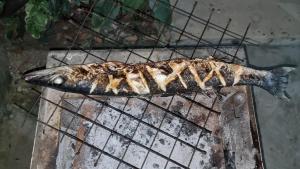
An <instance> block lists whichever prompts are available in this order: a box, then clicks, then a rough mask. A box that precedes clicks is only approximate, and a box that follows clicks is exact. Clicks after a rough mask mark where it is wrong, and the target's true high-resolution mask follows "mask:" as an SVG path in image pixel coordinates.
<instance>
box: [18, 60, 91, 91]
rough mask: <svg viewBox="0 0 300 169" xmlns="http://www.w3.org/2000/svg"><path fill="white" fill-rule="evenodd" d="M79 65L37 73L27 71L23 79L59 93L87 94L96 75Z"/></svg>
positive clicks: (38, 71)
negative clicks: (59, 91)
mask: <svg viewBox="0 0 300 169" xmlns="http://www.w3.org/2000/svg"><path fill="white" fill-rule="evenodd" d="M90 72H91V71H89V70H86V69H84V68H83V67H82V66H80V65H73V66H61V67H56V68H49V69H43V70H37V71H29V72H27V73H25V74H24V76H23V79H24V80H25V81H26V82H28V83H31V84H34V85H40V86H45V87H50V88H54V89H57V90H61V91H68V92H80V93H89V92H90V90H91V88H92V79H95V76H96V74H95V73H94V74H91V73H90Z"/></svg>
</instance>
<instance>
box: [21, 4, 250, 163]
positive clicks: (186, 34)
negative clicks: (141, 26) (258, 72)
mask: <svg viewBox="0 0 300 169" xmlns="http://www.w3.org/2000/svg"><path fill="white" fill-rule="evenodd" d="M97 2H98V1H94V2H93V4H92V6H91V7H90V9H89V11H88V13H87V14H86V16H85V18H84V20H83V22H82V23H80V24H76V23H75V25H76V26H78V31H77V32H76V35H75V37H74V39H73V40H72V41H71V42H70V43H71V44H70V46H69V48H68V49H67V50H66V53H65V55H64V57H63V58H62V59H61V58H56V57H52V58H53V59H54V60H57V61H59V65H68V63H66V62H65V58H66V57H67V55H68V54H69V53H70V51H71V50H72V49H73V48H74V47H76V48H77V49H80V50H81V51H83V52H85V53H86V55H85V57H84V59H83V62H82V63H84V62H85V61H86V59H87V58H88V56H92V57H95V58H96V59H98V60H99V61H107V59H108V58H109V55H110V53H111V50H112V49H111V48H110V49H109V53H108V55H107V56H106V58H104V59H103V58H102V57H99V56H96V55H95V54H93V53H91V49H90V50H86V49H83V48H81V47H80V45H79V44H78V43H77V42H76V41H77V38H78V36H79V34H80V32H81V31H82V30H83V29H85V30H88V31H90V32H91V33H93V34H94V35H96V36H98V37H101V38H104V39H106V40H108V42H109V43H111V44H112V45H113V46H117V47H124V45H125V46H126V44H122V42H119V41H117V40H115V39H112V38H110V37H108V36H107V35H105V34H103V33H101V32H96V31H93V30H92V29H91V28H90V27H88V26H87V25H85V22H86V20H87V18H88V17H89V16H90V14H91V12H92V11H93V8H94V6H95V5H96V3H97ZM157 2H159V3H165V2H164V1H161V0H157ZM177 2H178V0H176V2H175V3H174V5H171V9H172V13H174V12H176V13H179V14H182V15H183V16H186V17H187V20H186V23H185V24H184V27H183V29H180V28H178V27H176V26H174V25H171V24H167V23H163V24H164V26H163V29H162V31H161V32H160V33H159V35H158V37H157V38H154V37H152V36H151V35H147V34H146V33H144V32H141V31H138V30H135V29H132V28H130V27H127V28H128V29H130V30H131V31H133V32H135V33H137V34H140V35H143V36H145V37H147V38H151V39H152V40H154V41H155V42H156V44H157V46H153V47H152V50H151V51H150V55H149V56H148V57H147V56H142V55H140V54H139V53H137V52H135V51H134V49H131V48H125V49H124V50H126V51H128V52H129V55H128V56H127V58H126V63H127V62H128V61H129V58H130V56H131V55H132V54H134V55H136V56H139V57H140V58H143V59H145V60H146V61H147V62H153V60H152V59H151V56H152V54H153V52H154V50H155V49H156V48H157V47H163V48H165V49H166V50H170V51H171V54H170V57H169V59H172V57H173V55H174V53H177V54H179V55H181V56H183V57H186V58H194V57H195V51H196V50H197V49H198V47H199V46H200V44H202V45H207V46H209V47H211V48H212V49H214V52H213V56H215V55H216V54H217V52H221V53H224V54H225V55H226V56H228V57H230V58H231V59H232V60H231V62H232V63H234V62H235V61H236V60H239V61H243V59H240V58H238V57H237V53H238V51H239V49H240V48H241V47H242V46H243V45H244V44H245V42H247V43H249V44H253V42H254V41H253V40H251V39H249V38H247V32H248V30H249V27H250V25H248V27H247V29H246V31H245V33H244V34H243V35H240V34H237V33H234V32H232V31H230V30H228V28H229V25H230V23H231V19H230V20H229V21H228V22H227V24H226V26H225V27H222V26H219V25H216V24H214V23H211V18H212V15H213V13H214V10H212V11H211V13H210V14H209V17H208V19H202V18H200V17H197V16H195V15H194V14H193V13H194V10H195V8H196V6H197V3H196V2H195V4H194V5H193V8H192V9H191V10H190V11H185V10H182V9H180V8H179V7H177ZM156 4H157V3H156ZM125 7H126V8H129V9H131V8H130V7H128V6H125ZM131 10H133V9H131ZM133 11H134V10H133ZM135 12H136V13H137V14H140V13H142V14H143V15H146V16H147V15H148V14H145V13H144V12H143V11H139V10H137V11H135ZM103 16H105V15H103ZM105 17H106V18H108V19H112V18H110V16H105ZM148 17H151V18H152V19H153V17H152V16H148ZM154 19H155V18H154ZM191 20H193V21H196V22H198V23H199V24H202V25H204V29H203V30H202V32H201V35H200V36H199V37H197V36H195V35H193V34H192V33H190V32H188V31H187V30H186V28H187V26H188V24H189V22H190V21H191ZM113 21H114V22H115V23H117V24H119V25H122V26H124V27H126V25H124V24H122V23H121V22H119V21H118V20H113ZM166 27H168V28H169V29H170V30H171V31H173V32H175V33H179V38H178V41H180V40H181V39H182V37H186V38H189V39H190V40H193V41H196V45H195V46H194V49H193V51H192V54H191V55H190V56H189V55H186V54H184V53H181V52H179V49H181V48H180V46H178V45H177V44H176V45H175V46H173V47H172V48H170V47H169V44H167V43H165V42H163V41H162V40H160V38H161V36H162V34H163V32H164V30H165V29H166ZM208 28H211V29H213V30H215V31H216V32H221V33H222V35H221V37H220V39H219V41H218V44H213V43H212V42H209V41H208V40H205V39H203V36H204V34H205V32H206V30H207V29H208ZM225 35H226V36H229V37H232V38H234V39H238V40H239V45H238V46H237V49H236V52H235V53H234V54H233V55H232V54H230V53H227V52H226V51H223V50H222V49H220V48H221V46H222V40H223V38H224V36H225ZM116 39H117V38H116ZM159 44H163V45H164V46H160V45H159ZM33 91H35V92H37V93H38V94H39V95H40V96H39V97H38V98H37V100H36V101H35V104H34V105H33V106H36V104H37V103H38V100H39V99H41V100H43V101H45V102H47V103H49V104H52V105H54V106H55V109H54V111H52V112H51V114H50V116H49V118H48V119H47V120H46V121H42V120H41V119H37V121H38V122H39V123H40V124H42V125H43V126H44V127H48V128H51V129H53V130H56V131H57V132H59V133H60V134H61V137H60V142H62V141H63V140H64V138H65V136H67V137H68V138H70V139H73V140H75V141H77V142H80V143H81V145H80V147H79V149H78V151H77V153H76V155H78V154H79V153H80V151H81V148H82V146H83V145H86V146H88V147H90V148H91V149H94V150H96V151H97V152H100V154H99V155H98V158H97V160H96V161H95V164H94V165H95V166H96V165H97V163H98V162H99V161H98V160H99V159H100V157H101V156H102V155H103V154H104V155H106V156H109V157H111V158H113V159H115V160H116V161H118V162H119V164H118V166H117V168H120V166H121V164H125V165H127V166H129V167H132V168H138V167H136V166H134V165H132V164H130V163H128V162H126V161H125V160H124V156H125V154H126V152H127V151H128V149H129V145H130V144H136V145H138V146H140V147H142V148H144V149H146V150H147V154H146V157H145V160H144V161H143V163H142V165H141V168H142V167H144V165H145V162H146V159H147V157H148V155H149V153H150V152H151V153H154V154H156V155H158V156H160V157H162V158H164V159H166V160H167V162H166V164H165V166H164V168H166V167H167V165H168V163H170V162H172V163H174V164H176V165H178V166H179V167H181V168H189V167H190V165H191V162H192V158H191V159H190V161H189V162H188V165H183V164H181V163H179V162H177V161H176V160H173V159H172V158H171V155H172V153H173V151H174V148H175V146H176V143H177V142H179V143H182V144H185V145H187V146H189V147H191V148H192V149H193V155H194V153H195V152H196V151H199V152H201V153H203V154H206V153H207V152H206V151H205V150H202V149H200V148H198V147H197V145H198V144H199V141H200V138H201V137H202V136H203V135H204V133H211V132H212V131H210V130H209V129H207V128H206V125H207V121H208V119H209V118H210V115H211V113H215V114H216V115H219V114H220V113H221V112H219V111H217V110H214V105H215V103H216V100H217V96H216V97H215V98H214V99H213V102H212V105H211V106H210V107H209V106H205V105H203V104H201V103H199V102H197V101H195V99H196V96H197V94H195V95H194V96H193V97H192V98H190V97H187V96H185V95H181V94H178V95H177V96H179V97H181V98H182V99H185V100H186V101H187V102H189V103H190V106H189V108H188V111H187V113H186V114H185V116H182V115H179V114H177V113H174V112H173V111H171V110H170V106H171V104H172V102H173V99H174V97H175V96H172V97H171V100H170V102H169V104H168V105H167V108H165V107H162V106H161V105H159V104H157V103H154V102H153V101H152V97H151V98H150V99H145V98H138V99H139V100H140V101H143V102H144V103H146V106H145V107H146V108H145V110H144V111H143V112H142V115H141V117H140V118H138V117H135V116H133V115H131V114H130V113H127V112H126V111H124V109H125V108H126V107H127V104H128V102H129V100H130V99H129V98H128V99H127V100H126V103H125V104H124V107H123V108H122V109H120V108H118V107H115V106H113V105H111V104H109V103H107V102H105V101H102V100H98V99H96V98H93V97H91V96H88V95H85V96H83V100H82V101H81V102H80V104H79V105H78V107H77V106H76V111H73V110H70V109H68V108H67V107H64V106H63V104H62V102H63V101H65V100H64V99H63V98H61V99H60V100H59V102H57V103H56V102H53V101H52V100H49V99H47V98H45V97H44V96H42V93H43V92H44V90H42V91H39V90H37V89H35V88H33ZM63 96H64V95H63ZM87 99H89V100H93V101H96V102H97V103H100V104H101V106H102V107H101V108H100V111H99V113H98V114H97V115H96V118H94V119H90V118H88V117H85V116H83V115H82V114H80V113H79V112H80V110H81V108H82V106H83V104H84V102H85V100H87ZM69 104H71V103H69ZM193 105H197V106H201V107H203V108H204V109H206V110H208V115H207V116H206V118H205V122H204V124H203V125H199V124H197V123H195V122H194V121H192V120H189V119H187V117H188V116H189V114H190V112H191V108H192V106H193ZM149 106H154V107H156V108H158V109H159V110H160V111H161V112H164V114H163V117H162V119H161V122H160V123H159V125H158V127H155V126H153V125H151V124H148V123H147V122H145V121H143V117H144V115H145V113H146V110H147V109H148V107H149ZM19 107H21V106H19ZM104 107H107V108H110V109H112V110H115V111H116V112H118V113H119V116H118V119H117V121H116V123H115V125H114V126H113V128H108V127H106V126H105V125H103V124H101V123H99V122H97V118H98V117H99V116H100V115H101V113H102V110H103V108H104ZM21 108H22V107H21ZM58 108H59V109H62V110H64V111H66V112H67V113H69V114H71V115H72V119H71V121H70V122H69V123H68V125H67V127H66V129H65V130H62V129H60V128H56V127H54V126H52V125H50V124H49V122H50V120H51V118H52V117H53V115H54V113H55V112H56V110H57V109H58ZM22 109H24V108H22ZM24 110H25V111H26V112H27V113H28V114H29V115H31V116H33V117H35V115H34V114H33V113H32V109H30V110H26V109H24ZM121 116H127V117H129V118H131V119H133V120H135V121H137V123H138V124H137V125H136V128H135V130H134V132H133V135H132V136H131V137H129V136H126V135H124V134H123V133H119V132H117V131H116V130H115V128H116V126H117V124H118V122H119V120H120V119H121ZM167 116H172V117H176V118H178V119H180V120H182V121H183V124H182V126H181V127H180V129H179V132H178V133H177V134H176V135H175V136H174V135H172V134H170V133H168V132H166V131H164V130H162V129H161V127H162V125H163V122H164V121H165V119H166V117H167ZM75 118H79V119H83V120H85V121H88V122H90V123H91V124H92V127H90V128H89V130H88V132H87V133H85V137H84V139H81V138H78V137H76V136H74V135H72V134H70V133H69V128H70V126H71V124H72V123H73V121H74V119H75ZM186 124H191V125H193V126H195V127H196V128H197V129H199V130H201V132H200V135H199V137H198V139H197V143H196V145H193V144H191V143H188V142H186V141H184V140H182V139H181V138H180V133H181V130H182V129H183V127H184V125H186ZM140 125H145V126H147V127H150V128H154V129H155V131H156V133H155V135H154V138H153V141H152V143H151V144H150V147H148V146H145V145H143V144H141V143H139V142H137V141H135V140H134V139H133V137H134V136H135V134H136V132H137V130H138V128H139V126H140ZM94 126H99V127H101V128H103V129H105V130H107V131H109V132H110V135H109V138H108V139H107V140H106V142H105V144H104V146H103V148H102V149H100V148H98V147H96V146H94V145H92V144H89V143H88V142H87V141H86V136H88V135H89V133H90V131H91V129H92V128H93V127H94ZM160 133H162V134H164V135H166V136H168V137H170V138H172V139H174V140H175V143H174V144H173V146H172V149H171V152H170V153H169V155H168V156H166V155H162V154H160V153H158V152H156V151H154V150H153V149H151V147H152V146H153V144H154V140H155V139H156V138H157V136H158V134H160ZM113 135H117V136H119V137H122V138H125V139H127V140H129V143H128V145H127V146H126V149H125V152H124V154H123V155H122V157H121V158H118V157H115V156H113V155H111V154H110V153H108V152H107V151H105V148H106V146H107V144H108V142H109V140H110V138H111V137H112V136H113ZM193 155H192V157H193ZM74 158H75V157H74Z"/></svg>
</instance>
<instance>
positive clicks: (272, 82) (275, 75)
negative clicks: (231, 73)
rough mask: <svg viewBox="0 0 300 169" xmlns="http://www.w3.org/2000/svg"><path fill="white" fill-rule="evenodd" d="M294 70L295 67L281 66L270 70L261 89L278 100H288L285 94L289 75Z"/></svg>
mask: <svg viewBox="0 0 300 169" xmlns="http://www.w3.org/2000/svg"><path fill="white" fill-rule="evenodd" d="M295 69H296V67H295V66H282V67H277V68H274V69H272V70H270V73H271V74H270V76H268V77H266V78H265V80H264V83H263V85H262V87H263V88H264V89H266V90H267V91H268V92H269V93H271V94H272V95H274V96H276V97H278V98H280V99H283V100H289V99H290V97H289V95H288V93H287V92H286V88H287V85H288V78H289V73H290V72H291V71H293V70H295Z"/></svg>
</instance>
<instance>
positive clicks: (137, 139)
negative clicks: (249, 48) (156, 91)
mask: <svg viewBox="0 0 300 169" xmlns="http://www.w3.org/2000/svg"><path fill="white" fill-rule="evenodd" d="M157 2H158V3H165V1H162V0H157ZM178 2H179V0H176V1H172V2H171V6H170V7H171V9H172V13H173V16H176V15H181V17H185V18H186V22H185V23H184V24H183V25H181V27H179V26H176V25H173V24H167V23H162V24H163V28H162V30H161V32H159V33H158V35H157V36H153V35H148V34H146V33H145V32H143V31H141V30H136V29H135V28H132V27H127V25H126V24H123V23H122V22H120V21H119V20H114V23H115V24H116V25H118V26H120V27H122V28H124V29H125V28H126V29H128V30H130V31H132V32H134V33H135V34H138V35H141V36H144V37H146V38H148V39H150V40H152V42H154V43H155V45H150V46H146V47H143V46H142V47H143V48H141V45H139V46H136V47H132V46H131V47H130V46H129V47H128V45H126V44H124V43H123V42H122V41H119V40H118V37H115V38H114V37H111V36H109V35H107V34H105V33H103V32H101V31H94V30H93V29H91V28H90V27H89V26H88V24H86V23H87V22H88V20H89V18H90V17H91V12H92V11H93V8H94V6H95V4H96V3H97V1H93V3H92V4H91V6H90V8H89V9H88V10H87V11H86V15H85V17H84V18H83V19H82V20H77V19H76V18H72V19H71V23H72V24H73V25H74V26H76V27H77V29H78V31H77V32H74V38H73V39H72V40H69V42H70V46H69V48H68V49H66V50H60V51H52V52H50V53H49V57H48V63H49V62H51V64H49V65H47V66H48V67H53V66H62V65H69V64H84V63H90V62H99V63H101V62H105V61H109V60H118V61H123V62H125V63H138V62H154V61H158V60H167V59H173V58H178V57H184V58H195V57H199V56H200V55H201V56H205V55H206V56H208V55H212V56H213V57H215V58H216V59H221V60H224V61H226V62H230V63H240V64H246V57H245V51H244V49H241V48H242V47H244V45H245V44H255V42H254V41H253V40H251V39H249V38H247V37H246V35H247V32H248V29H249V26H250V25H248V26H247V28H246V29H245V32H244V33H243V35H239V34H237V33H234V32H232V31H230V30H228V29H229V28H230V23H231V19H229V20H228V21H227V23H226V25H225V26H224V27H222V26H218V25H216V24H214V23H211V18H212V17H213V14H214V10H211V12H210V14H209V16H208V18H207V19H202V18H200V17H197V16H195V15H194V10H195V8H196V6H197V3H196V2H195V4H194V5H193V6H192V8H191V9H190V11H185V10H183V9H181V8H180V7H178V6H177V5H178ZM117 3H120V2H117ZM120 5H122V4H120ZM125 7H126V8H128V9H130V8H129V7H128V6H125ZM131 10H133V9H131ZM133 12H136V13H137V14H140V15H143V17H144V18H145V19H149V20H156V19H155V18H153V17H152V16H151V15H149V14H147V13H144V12H143V11H134V10H133ZM103 16H104V15H103ZM104 17H106V18H110V16H104ZM191 22H193V24H195V23H196V25H201V26H199V27H201V28H202V30H200V32H199V33H198V34H197V35H195V34H193V33H191V32H189V31H188V27H189V26H190V25H189V24H190V23H191ZM196 25H194V26H196ZM166 30H167V31H169V33H170V34H171V35H172V37H173V39H174V37H176V40H175V43H170V42H167V41H165V40H164V39H163V38H162V36H163V34H164V33H165V31H166ZM208 30H209V31H211V32H215V33H216V34H220V39H219V41H218V42H217V43H215V42H210V41H209V40H207V39H205V38H204V36H205V33H206V32H207V31H208ZM82 31H89V32H90V33H91V34H92V35H93V36H96V37H99V38H101V39H105V41H106V42H107V43H109V44H110V45H109V46H110V47H107V48H106V49H105V50H95V49H93V47H94V46H95V44H90V46H89V47H84V48H83V47H81V46H80V44H79V42H78V36H79V34H80V33H81V32H82ZM224 38H231V39H234V41H235V42H237V43H236V44H235V45H231V46H230V45H228V46H226V45H225V46H224V45H223V44H222V42H223V40H224ZM183 39H188V40H189V41H190V42H193V43H192V45H185V46H183V45H179V44H178V43H177V42H180V41H182V40H183ZM115 48H119V49H115ZM74 49H76V50H74ZM33 91H34V92H36V93H37V94H38V95H39V97H38V98H37V100H36V101H35V105H33V107H34V106H36V105H37V104H38V103H40V102H39V100H41V104H40V106H44V107H45V105H46V108H45V112H44V113H45V114H46V115H44V116H43V117H41V115H39V117H38V119H37V121H38V122H39V127H40V128H42V129H43V130H42V131H43V132H44V133H43V134H44V135H47V134H49V133H47V131H52V132H54V133H58V138H57V139H56V140H54V141H55V143H53V145H54V144H56V143H57V149H58V150H57V151H58V153H57V157H55V158H56V161H55V165H56V166H57V167H58V168H80V167H82V166H88V168H117V169H121V168H164V169H166V168H211V167H220V166H222V164H221V163H222V162H223V163H224V161H223V160H222V159H218V157H219V158H222V155H220V156H218V154H222V152H212V151H214V150H216V151H222V146H221V143H220V142H221V140H220V139H221V138H220V137H218V136H219V135H218V130H220V127H219V125H218V124H217V123H218V120H219V116H220V114H221V113H222V112H221V109H220V107H218V106H216V103H217V102H218V98H219V97H218V93H214V92H213V93H208V94H207V95H203V94H202V93H192V94H177V95H174V96H166V97H158V96H152V97H150V98H126V97H121V98H109V97H92V96H83V95H80V97H70V96H69V94H68V93H57V92H56V91H53V90H51V89H45V88H43V89H42V90H39V89H36V88H33ZM45 93H46V94H45ZM20 107H21V106H20ZM31 110H32V109H30V110H26V109H25V111H26V112H27V113H28V115H30V116H36V115H35V114H33V112H32V111H31ZM41 110H42V109H41V108H40V111H41ZM58 116H59V124H57V122H56V119H57V117H58ZM39 127H38V128H39ZM37 132H40V131H39V130H37ZM212 133H214V134H212ZM212 135H214V136H212ZM37 136H39V134H37ZM207 143H210V144H211V145H206V144H207ZM211 146H216V148H215V149H211ZM36 151H37V150H36ZM211 155H214V156H213V157H214V158H215V159H210V156H211ZM68 156H72V157H68ZM67 159H73V161H72V160H71V161H68V160H67ZM66 160H67V162H66ZM218 161H219V163H218ZM68 162H69V163H68Z"/></svg>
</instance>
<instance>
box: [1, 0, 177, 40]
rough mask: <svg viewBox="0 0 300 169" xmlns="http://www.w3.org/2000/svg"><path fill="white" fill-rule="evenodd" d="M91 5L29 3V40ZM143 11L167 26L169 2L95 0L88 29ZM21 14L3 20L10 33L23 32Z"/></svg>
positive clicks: (64, 0)
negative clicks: (30, 36) (74, 12)
mask: <svg viewBox="0 0 300 169" xmlns="http://www.w3.org/2000/svg"><path fill="white" fill-rule="evenodd" d="M94 2H95V0H28V2H27V3H26V4H25V8H24V9H23V10H24V11H25V16H23V17H24V20H25V28H26V31H27V32H29V33H30V34H31V35H32V37H34V38H37V39H39V38H41V37H42V36H43V35H44V32H45V31H46V30H47V29H48V28H49V27H50V26H51V25H52V24H53V23H55V22H56V21H57V20H59V19H62V18H68V17H71V15H72V12H73V11H76V9H80V8H83V9H87V8H89V7H91V6H92V4H93V3H94ZM4 4H5V0H0V13H1V11H2V10H3V7H4ZM145 9H150V10H151V13H152V16H153V17H154V18H156V20H158V21H160V22H162V23H166V24H170V23H171V8H170V3H169V0H97V3H96V4H95V6H94V8H93V10H92V13H91V21H90V24H91V25H90V27H91V28H92V29H93V30H94V31H97V32H99V31H101V30H103V29H106V28H110V27H111V25H112V20H114V19H117V18H118V17H119V16H120V15H127V16H129V17H132V18H133V19H134V16H135V14H134V13H135V11H143V10H145ZM20 10H22V9H20ZM20 10H19V11H20ZM17 15H18V16H17ZM20 15H22V12H18V13H16V14H14V15H13V16H10V17H7V18H5V22H6V24H5V25H8V28H9V30H10V32H15V31H16V30H22V29H20V28H19V26H22V25H20V24H19V23H20V21H19V19H16V18H20V17H19V16H20ZM23 15H24V12H23ZM7 23H9V24H7ZM13 29H15V30H13ZM7 37H12V36H7Z"/></svg>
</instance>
